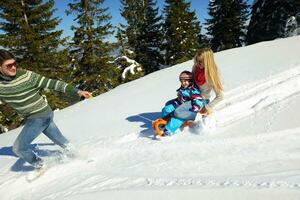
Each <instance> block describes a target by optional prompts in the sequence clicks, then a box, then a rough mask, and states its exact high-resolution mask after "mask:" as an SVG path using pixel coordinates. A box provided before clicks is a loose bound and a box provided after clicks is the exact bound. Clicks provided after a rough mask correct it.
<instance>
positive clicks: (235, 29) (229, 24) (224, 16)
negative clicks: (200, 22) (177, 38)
mask: <svg viewBox="0 0 300 200" xmlns="http://www.w3.org/2000/svg"><path fill="white" fill-rule="evenodd" d="M208 14H209V15H210V18H209V19H206V25H207V34H208V35H210V36H211V38H210V45H211V47H212V49H213V50H214V51H220V50H224V49H230V48H234V47H240V46H242V45H243V44H244V41H245V38H246V21H247V18H248V5H247V3H246V2H245V1H244V0H211V1H210V2H209V7H208Z"/></svg>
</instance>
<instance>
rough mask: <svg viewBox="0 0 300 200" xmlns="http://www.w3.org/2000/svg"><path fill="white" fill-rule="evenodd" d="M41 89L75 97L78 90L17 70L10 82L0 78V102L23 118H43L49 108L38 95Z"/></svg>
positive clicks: (29, 72)
mask: <svg viewBox="0 0 300 200" xmlns="http://www.w3.org/2000/svg"><path fill="white" fill-rule="evenodd" d="M41 89H50V90H55V91H59V92H63V93H67V94H69V95H76V93H77V91H78V89H76V88H75V87H73V86H71V85H69V84H67V83H64V82H62V81H58V80H52V79H48V78H46V77H44V76H41V75H39V74H36V73H34V72H31V71H27V70H23V69H17V73H16V76H15V77H14V78H12V79H11V80H7V79H4V78H3V77H2V78H0V100H1V101H2V102H4V103H6V104H7V105H9V106H11V107H12V108H14V109H15V110H16V111H17V112H18V113H19V114H20V115H22V116H23V117H25V118H28V117H38V116H44V115H45V114H47V113H49V112H51V108H50V106H49V105H48V103H47V102H46V101H45V100H44V98H43V97H42V96H41V95H40V90H41Z"/></svg>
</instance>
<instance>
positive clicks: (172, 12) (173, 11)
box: [163, 0, 201, 65]
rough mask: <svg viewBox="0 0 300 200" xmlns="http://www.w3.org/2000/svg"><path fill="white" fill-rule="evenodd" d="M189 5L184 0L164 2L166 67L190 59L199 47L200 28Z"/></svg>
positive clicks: (167, 0)
mask: <svg viewBox="0 0 300 200" xmlns="http://www.w3.org/2000/svg"><path fill="white" fill-rule="evenodd" d="M190 7H191V3H189V2H188V3H186V2H185V0H166V5H165V7H164V13H165V22H164V26H163V29H164V40H165V43H164V49H165V62H166V64H167V65H173V64H177V63H181V62H184V61H187V60H189V59H191V58H192V57H193V56H194V54H195V52H196V50H197V49H198V48H199V47H200V45H199V43H198V42H199V38H201V37H200V32H201V27H200V22H199V21H198V20H197V17H196V14H195V12H194V11H190Z"/></svg>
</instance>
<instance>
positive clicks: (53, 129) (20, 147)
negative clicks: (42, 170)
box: [13, 112, 69, 166]
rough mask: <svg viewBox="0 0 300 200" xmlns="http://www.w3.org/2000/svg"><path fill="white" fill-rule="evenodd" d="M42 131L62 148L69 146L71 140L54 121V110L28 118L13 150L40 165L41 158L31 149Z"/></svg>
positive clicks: (30, 161)
mask: <svg viewBox="0 0 300 200" xmlns="http://www.w3.org/2000/svg"><path fill="white" fill-rule="evenodd" d="M42 132H43V133H44V134H45V135H46V136H47V137H48V138H49V139H50V140H52V141H53V142H54V143H55V144H57V145H59V146H61V147H62V148H66V147H67V144H68V143H69V141H68V140H67V139H66V138H65V137H64V136H63V135H62V133H61V132H60V130H59V129H58V128H57V126H56V125H55V123H54V122H53V112H51V113H49V114H48V115H46V116H44V117H36V118H28V119H27V120H26V122H25V125H24V128H23V129H22V131H21V133H20V134H19V136H18V137H17V139H16V141H15V143H14V145H13V152H14V153H15V154H16V155H17V156H19V157H20V158H22V159H23V160H25V161H27V162H28V163H30V164H32V165H33V166H36V165H38V163H37V162H40V161H41V159H40V158H39V157H38V156H37V155H36V154H35V153H34V152H33V151H32V150H31V149H30V144H31V142H32V141H33V140H34V139H35V138H37V137H38V136H39V135H40V134H41V133H42Z"/></svg>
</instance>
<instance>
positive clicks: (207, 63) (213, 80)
mask: <svg viewBox="0 0 300 200" xmlns="http://www.w3.org/2000/svg"><path fill="white" fill-rule="evenodd" d="M199 58H200V60H199ZM197 59H198V60H197ZM197 61H201V62H203V64H204V70H205V78H206V81H207V82H208V84H209V85H211V86H212V87H213V89H214V90H215V91H216V92H217V93H219V92H222V91H223V90H224V89H223V85H222V83H221V78H220V73H219V70H218V67H217V65H216V63H215V60H214V54H213V51H212V50H211V49H210V48H202V49H198V50H197V52H196V55H195V58H194V66H193V73H194V71H195V67H196V66H197Z"/></svg>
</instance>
